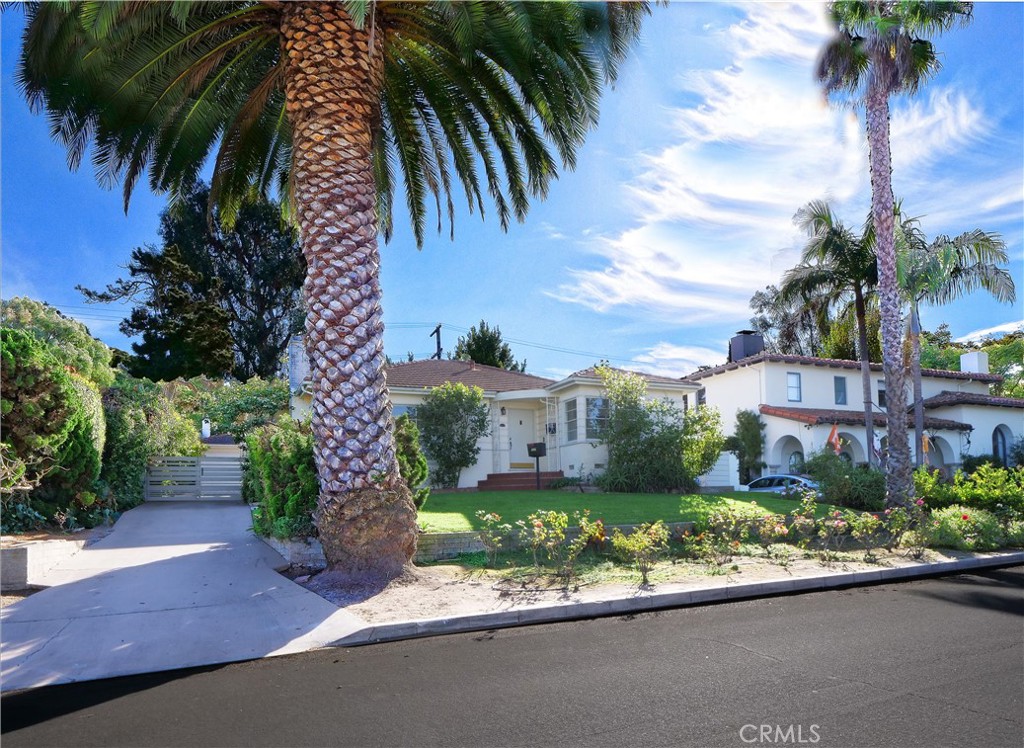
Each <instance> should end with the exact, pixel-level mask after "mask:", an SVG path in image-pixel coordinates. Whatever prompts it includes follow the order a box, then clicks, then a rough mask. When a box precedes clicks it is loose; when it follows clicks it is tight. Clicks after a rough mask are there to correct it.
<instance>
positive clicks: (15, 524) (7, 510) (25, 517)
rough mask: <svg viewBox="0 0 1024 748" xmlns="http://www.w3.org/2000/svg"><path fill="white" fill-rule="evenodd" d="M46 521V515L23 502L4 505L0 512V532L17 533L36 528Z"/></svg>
mask: <svg viewBox="0 0 1024 748" xmlns="http://www.w3.org/2000/svg"><path fill="white" fill-rule="evenodd" d="M45 523H46V517H44V516H43V515H42V514H40V513H39V512H37V511H36V510H35V509H33V508H32V507H31V506H30V505H29V504H26V503H24V502H20V501H19V502H17V503H10V504H9V505H5V506H4V510H3V513H2V514H0V532H2V533H4V534H5V535H6V534H7V533H18V532H32V531H33V530H38V529H39V528H41V527H42V526H43V525H44V524H45Z"/></svg>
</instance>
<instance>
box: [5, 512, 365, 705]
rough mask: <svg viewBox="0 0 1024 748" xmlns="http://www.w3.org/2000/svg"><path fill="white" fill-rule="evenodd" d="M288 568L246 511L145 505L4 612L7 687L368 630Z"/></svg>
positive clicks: (186, 663) (268, 651) (280, 650)
mask: <svg viewBox="0 0 1024 748" xmlns="http://www.w3.org/2000/svg"><path fill="white" fill-rule="evenodd" d="M283 565H284V560H283V559H282V558H281V556H280V555H279V554H277V553H276V552H275V551H273V550H272V549H270V548H269V547H268V546H267V545H266V544H264V543H263V542H262V541H261V540H259V539H258V538H256V537H255V536H254V535H253V534H252V531H251V530H250V513H249V508H248V507H247V506H245V505H244V504H224V503H214V502H178V503H162V504H144V505H143V506H140V507H138V508H136V509H133V510H131V511H129V512H126V513H125V514H124V515H123V516H122V517H121V519H120V520H119V521H118V522H117V524H116V525H115V526H114V531H113V532H112V533H111V534H110V535H108V536H107V537H106V538H104V539H102V540H100V541H99V542H97V543H95V544H94V545H92V546H89V547H88V548H86V549H84V550H82V551H81V552H79V553H77V554H76V555H74V556H73V557H71V558H70V559H67V560H66V561H65V562H64V563H62V564H61V565H59V566H58V567H57V568H56V569H53V570H52V571H50V572H48V573H47V574H46V575H45V576H44V578H43V579H42V580H41V581H42V583H43V584H46V585H48V588H47V589H45V590H42V591H41V592H38V593H36V594H35V595H32V596H31V597H28V598H26V599H24V600H21V601H19V602H17V603H15V604H14V605H11V606H10V607H7V608H4V609H3V610H2V611H0V643H2V647H0V689H2V690H3V691H12V690H17V689H23V688H35V687H39V686H45V685H50V684H55V683H67V682H72V681H79V680H92V679H97V678H108V677H112V676H119V675H129V674H134V673H145V672H155V671H160V670H170V669H176V668H181V667H190V666H195V665H211V664H216V663H223V662H235V661H239V660H247V659H252V658H257V657H269V656H272V655H280V654H288V653H292V652H304V651H307V650H310V649H316V648H318V647H322V646H325V645H327V644H329V643H331V642H335V641H338V640H339V639H344V638H346V637H347V636H351V635H352V634H354V633H355V632H357V631H359V630H361V629H362V628H363V627H364V626H365V624H364V622H363V621H362V620H361V619H359V618H357V617H356V616H354V615H352V614H351V613H347V612H346V611H344V610H339V609H338V608H336V607H335V606H334V605H332V604H331V603H329V602H327V601H326V600H324V599H323V598H321V597H319V596H318V595H316V594H314V593H312V592H309V591H307V590H305V589H304V588H302V587H300V586H299V585H297V584H294V583H292V582H291V581H289V580H288V579H286V578H285V577H283V576H281V575H280V574H278V573H277V572H276V571H275V568H280V567H282V566H283Z"/></svg>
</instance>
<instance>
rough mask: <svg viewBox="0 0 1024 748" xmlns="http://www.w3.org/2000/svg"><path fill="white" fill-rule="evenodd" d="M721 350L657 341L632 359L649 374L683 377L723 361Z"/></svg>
mask: <svg viewBox="0 0 1024 748" xmlns="http://www.w3.org/2000/svg"><path fill="white" fill-rule="evenodd" d="M724 358H725V354H724V353H723V351H721V350H714V349H711V348H703V347H701V346H688V345H675V344H673V343H665V342H659V343H657V344H655V345H654V346H653V347H651V348H649V349H647V351H646V352H645V353H642V354H640V355H639V356H634V357H633V360H634V361H635V362H636V363H637V364H638V365H639V366H638V368H642V369H643V370H644V371H647V372H649V373H651V374H660V375H661V376H665V377H684V376H686V375H687V374H692V373H693V372H695V371H697V369H698V368H699V367H701V366H715V365H718V364H721V363H723V362H724Z"/></svg>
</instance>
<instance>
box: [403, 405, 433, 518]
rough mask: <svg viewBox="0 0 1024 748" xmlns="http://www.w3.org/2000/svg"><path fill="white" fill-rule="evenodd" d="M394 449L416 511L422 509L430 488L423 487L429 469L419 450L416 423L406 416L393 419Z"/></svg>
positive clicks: (418, 434)
mask: <svg viewBox="0 0 1024 748" xmlns="http://www.w3.org/2000/svg"><path fill="white" fill-rule="evenodd" d="M395 449H396V451H397V457H398V469H399V471H400V472H401V473H402V479H403V480H404V481H405V483H406V485H408V486H409V490H410V491H412V501H413V503H414V504H415V505H416V509H417V510H420V509H423V505H424V504H426V503H427V499H428V498H429V497H430V488H429V487H428V486H425V485H423V484H424V483H426V482H427V477H428V476H429V474H430V468H429V467H428V466H427V458H426V457H424V456H423V450H421V449H420V430H419V428H418V427H417V426H416V422H415V421H414V420H412V419H411V418H409V416H408V414H403V415H400V416H399V417H398V418H396V419H395Z"/></svg>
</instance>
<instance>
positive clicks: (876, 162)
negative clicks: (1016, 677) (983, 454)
mask: <svg viewBox="0 0 1024 748" xmlns="http://www.w3.org/2000/svg"><path fill="white" fill-rule="evenodd" d="M971 11H972V5H971V3H964V2H916V1H914V0H868V1H864V0H860V1H846V2H834V3H832V5H831V16H832V20H833V22H834V24H835V27H836V34H835V36H833V38H832V39H830V40H829V41H828V42H827V43H826V45H825V48H824V49H823V50H822V53H821V56H820V58H819V60H818V68H817V75H818V79H819V80H820V81H821V83H822V84H823V86H824V88H825V91H826V92H828V93H838V92H849V93H855V94H859V98H860V100H861V101H862V102H863V104H864V111H865V121H866V125H867V140H868V161H869V167H870V172H871V216H872V221H873V225H874V228H875V233H876V255H877V257H878V294H879V307H880V310H881V313H882V370H883V373H884V376H885V388H886V399H887V414H886V430H887V437H888V444H889V454H888V458H887V463H886V465H887V471H886V493H887V497H886V501H887V502H888V503H889V504H891V505H901V504H909V502H910V498H911V497H912V496H913V491H914V482H913V474H912V466H911V464H910V442H909V441H908V438H907V422H906V411H907V408H906V403H907V395H906V389H905V387H906V385H905V378H904V372H903V365H902V355H901V347H902V346H901V340H902V336H901V334H900V333H901V327H902V325H901V322H900V301H901V299H900V290H899V283H898V280H897V278H896V250H895V247H894V232H893V227H894V215H893V207H894V202H893V194H892V160H891V152H890V148H889V97H890V96H892V95H893V94H897V93H901V92H908V93H914V92H915V91H917V89H918V87H919V86H920V84H921V83H922V82H923V81H925V80H926V79H928V78H930V77H931V76H932V75H934V74H935V72H936V71H937V70H938V69H939V62H938V59H937V57H936V54H935V48H934V47H933V46H932V43H931V42H930V41H929V40H928V39H926V38H923V37H924V36H925V35H928V34H937V33H941V32H943V31H946V30H947V29H949V28H951V27H953V26H954V25H956V24H957V23H966V22H967V21H968V20H969V19H970V17H971Z"/></svg>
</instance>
